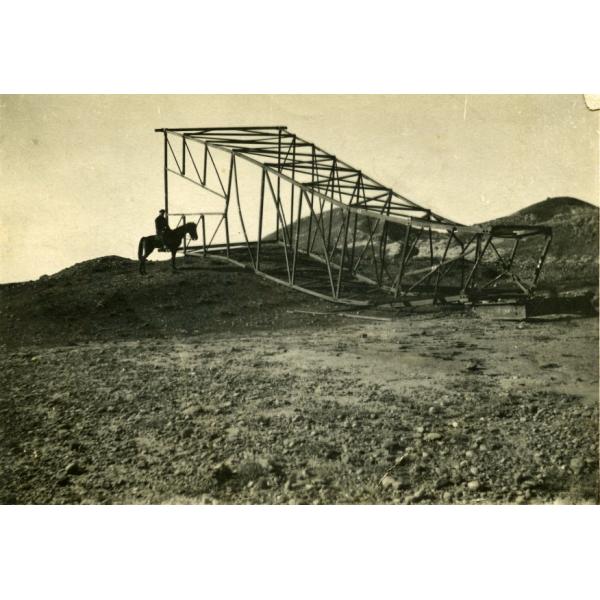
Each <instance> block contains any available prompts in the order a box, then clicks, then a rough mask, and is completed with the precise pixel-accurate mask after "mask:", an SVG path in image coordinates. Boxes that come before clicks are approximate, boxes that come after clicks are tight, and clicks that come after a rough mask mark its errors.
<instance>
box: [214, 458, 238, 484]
mask: <svg viewBox="0 0 600 600" xmlns="http://www.w3.org/2000/svg"><path fill="white" fill-rule="evenodd" d="M233 476H234V472H233V470H232V469H231V467H230V466H229V465H228V464H226V463H219V464H218V465H215V467H213V477H214V478H215V479H216V480H217V482H218V483H225V482H226V481H229V480H230V479H231V478H232V477H233Z"/></svg>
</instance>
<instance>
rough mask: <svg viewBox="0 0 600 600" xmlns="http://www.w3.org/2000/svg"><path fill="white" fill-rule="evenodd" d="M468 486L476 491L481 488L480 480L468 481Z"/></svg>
mask: <svg viewBox="0 0 600 600" xmlns="http://www.w3.org/2000/svg"><path fill="white" fill-rule="evenodd" d="M467 487H468V488H469V489H470V490H471V491H472V492H476V491H477V490H478V489H479V481H477V480H475V479H473V480H472V481H469V482H468V483H467Z"/></svg>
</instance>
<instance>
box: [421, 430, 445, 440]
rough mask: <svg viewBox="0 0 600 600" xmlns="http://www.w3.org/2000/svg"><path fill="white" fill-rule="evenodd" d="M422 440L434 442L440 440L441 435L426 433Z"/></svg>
mask: <svg viewBox="0 0 600 600" xmlns="http://www.w3.org/2000/svg"><path fill="white" fill-rule="evenodd" d="M423 439H424V440H425V441H426V442H435V441H437V440H441V439H442V434H441V433H435V432H431V433H426V434H425V435H424V436H423Z"/></svg>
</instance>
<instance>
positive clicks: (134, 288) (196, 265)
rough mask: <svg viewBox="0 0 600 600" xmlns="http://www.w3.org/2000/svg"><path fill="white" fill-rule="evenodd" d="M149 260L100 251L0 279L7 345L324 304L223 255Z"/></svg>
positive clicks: (1, 326) (301, 321)
mask: <svg viewBox="0 0 600 600" xmlns="http://www.w3.org/2000/svg"><path fill="white" fill-rule="evenodd" d="M177 264H178V267H179V270H178V271H177V272H176V273H172V272H171V269H170V265H169V263H168V262H166V261H160V262H153V263H150V264H149V265H148V272H149V275H148V276H146V277H143V276H141V275H139V274H138V272H137V263H136V262H135V261H133V260H129V259H126V258H122V257H119V256H105V257H102V258H97V259H94V260H89V261H85V262H81V263H78V264H76V265H73V266H72V267H69V268H68V269H65V270H63V271H60V272H59V273H56V274H55V275H52V276H43V277H41V278H40V279H39V280H38V281H31V282H26V283H19V284H7V285H2V286H0V336H1V337H2V339H3V340H4V343H5V344H6V345H8V346H15V345H21V344H28V343H32V344H43V345H45V344H53V343H63V344H64V343H71V342H73V343H74V342H77V341H81V340H89V339H103V340H106V339H110V340H115V339H139V338H148V337H170V336H173V335H185V334H189V333H196V334H199V333H203V332H209V331H235V332H240V331H243V330H245V329H255V328H259V329H260V328H265V327H268V326H270V325H272V324H273V323H276V324H277V326H278V327H284V328H285V327H294V326H297V325H299V326H302V325H306V324H307V322H312V321H315V320H317V319H318V317H312V316H310V315H306V316H302V315H297V314H290V313H288V310H291V309H294V308H298V307H305V308H306V307H308V308H310V307H313V308H315V309H316V310H323V309H324V308H330V305H329V304H325V303H321V302H319V301H317V300H315V299H313V298H310V297H308V296H305V295H304V294H301V293H299V292H296V291H294V290H291V289H287V288H285V287H283V286H279V285H277V284H274V283H270V282H266V281H265V280H263V279H261V278H259V277H257V276H256V275H255V274H254V273H253V272H252V271H250V270H247V269H242V268H238V267H235V266H232V265H229V264H226V263H223V262H217V261H214V260H210V259H206V260H205V259H200V258H187V259H184V258H180V259H178V260H177Z"/></svg>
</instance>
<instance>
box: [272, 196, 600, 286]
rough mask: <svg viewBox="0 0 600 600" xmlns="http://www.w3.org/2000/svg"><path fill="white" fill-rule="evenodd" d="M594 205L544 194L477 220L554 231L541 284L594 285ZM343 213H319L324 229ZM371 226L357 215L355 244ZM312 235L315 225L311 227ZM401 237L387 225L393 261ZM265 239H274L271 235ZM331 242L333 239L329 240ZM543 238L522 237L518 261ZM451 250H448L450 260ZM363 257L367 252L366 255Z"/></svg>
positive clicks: (303, 239) (304, 236) (439, 243)
mask: <svg viewBox="0 0 600 600" xmlns="http://www.w3.org/2000/svg"><path fill="white" fill-rule="evenodd" d="M598 213H599V211H598V207H597V206H594V205H592V204H589V203H587V202H584V201H582V200H578V199H576V198H570V197H557V198H548V199H547V200H543V201H541V202H537V203H536V204H532V205H531V206H528V207H527V208H524V209H522V210H519V211H517V212H515V213H513V214H510V215H507V216H505V217H501V218H498V219H495V220H492V221H486V222H483V223H480V224H479V225H483V226H492V225H501V224H520V225H547V226H550V227H552V229H553V239H552V244H551V246H550V251H549V253H548V256H547V259H546V265H545V267H544V270H543V271H542V277H541V279H540V285H542V286H553V287H554V286H559V287H560V286H568V285H581V286H584V285H585V286H590V285H595V286H597V285H598V222H599V221H598V220H599V214H598ZM341 219H342V212H341V210H340V209H334V210H333V211H331V214H327V215H325V216H324V220H323V224H324V228H325V230H327V229H328V228H329V221H330V220H331V221H332V230H333V231H334V232H336V231H338V230H339V228H340V226H341ZM308 220H309V219H308V217H305V218H303V219H301V221H300V223H301V230H300V231H301V235H300V247H301V248H303V247H306V245H307V242H308ZM373 227H374V224H373V223H371V224H369V221H368V220H367V219H366V218H365V217H363V216H359V218H358V219H357V245H358V246H359V247H360V246H361V245H364V244H366V243H367V239H368V236H369V232H370V230H369V228H373ZM313 235H314V229H313ZM404 236H405V227H404V226H403V225H399V224H395V223H393V224H390V225H389V226H388V245H387V252H388V256H389V258H390V259H391V260H392V262H393V261H394V260H395V259H397V254H398V252H399V251H400V248H401V241H402V240H403V239H404ZM269 239H275V235H274V234H271V235H270V236H269ZM333 240H334V241H335V237H334V238H333ZM542 243H543V241H542V240H539V239H531V240H524V241H523V242H522V244H521V248H520V250H519V257H520V260H521V262H522V263H531V265H535V263H536V262H537V259H538V257H539V253H540V250H541V245H542ZM445 244H446V237H445V236H441V235H439V234H434V235H433V246H434V252H435V254H436V255H441V254H442V253H443V251H444V247H445ZM507 244H508V245H512V241H506V242H503V241H498V243H497V244H496V245H497V246H498V247H499V248H502V247H503V246H505V245H507ZM313 248H314V249H315V250H316V251H320V249H321V244H320V241H319V240H318V239H317V240H316V241H315V243H314V246H313ZM453 252H454V250H453V249H451V251H450V252H449V254H448V258H453ZM367 258H368V255H367Z"/></svg>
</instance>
